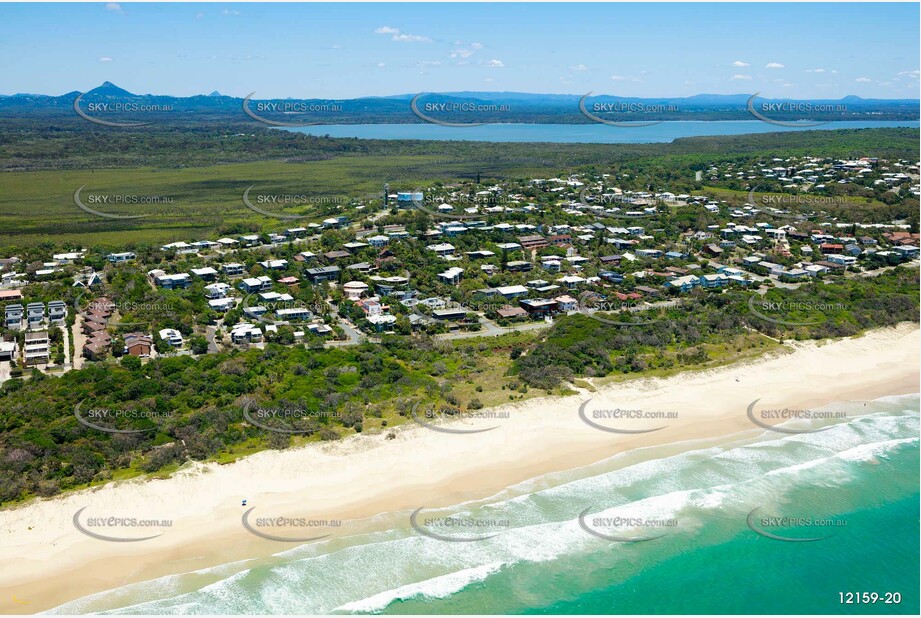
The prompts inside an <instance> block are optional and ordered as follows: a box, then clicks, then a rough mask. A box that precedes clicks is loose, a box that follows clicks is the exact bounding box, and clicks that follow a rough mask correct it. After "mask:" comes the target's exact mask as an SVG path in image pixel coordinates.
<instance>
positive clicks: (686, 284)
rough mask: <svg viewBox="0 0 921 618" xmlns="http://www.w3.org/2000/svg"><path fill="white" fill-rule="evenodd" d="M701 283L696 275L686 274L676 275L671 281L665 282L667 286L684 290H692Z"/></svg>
mask: <svg viewBox="0 0 921 618" xmlns="http://www.w3.org/2000/svg"><path fill="white" fill-rule="evenodd" d="M698 285H700V279H699V278H698V277H696V276H694V275H685V276H684V277H675V278H674V279H672V280H671V281H666V282H665V287H667V288H675V289H677V290H680V291H682V292H690V291H691V290H692V289H694V288H695V287H697V286H698Z"/></svg>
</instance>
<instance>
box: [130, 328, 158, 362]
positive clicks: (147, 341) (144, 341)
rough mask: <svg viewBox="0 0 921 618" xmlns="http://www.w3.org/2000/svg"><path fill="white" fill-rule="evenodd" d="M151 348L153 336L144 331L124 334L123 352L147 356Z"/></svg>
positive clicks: (142, 356)
mask: <svg viewBox="0 0 921 618" xmlns="http://www.w3.org/2000/svg"><path fill="white" fill-rule="evenodd" d="M152 349H153V337H151V336H150V335H146V334H144V333H128V334H127V335H125V349H124V352H123V353H124V354H130V355H131V356H137V357H140V358H147V357H149V356H150V351H151V350H152Z"/></svg>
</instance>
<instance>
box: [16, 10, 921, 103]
mask: <svg viewBox="0 0 921 618" xmlns="http://www.w3.org/2000/svg"><path fill="white" fill-rule="evenodd" d="M0 22H2V23H3V24H4V26H5V27H4V28H3V29H2V30H0V54H2V55H0V57H2V58H3V64H4V66H3V69H2V71H0V93H2V94H15V93H19V92H27V93H38V94H55V95H58V94H64V93H66V92H72V91H75V90H76V91H81V92H83V91H86V90H90V89H91V88H94V87H96V86H98V85H100V84H101V83H102V82H104V81H111V82H113V83H115V84H116V85H118V86H121V87H122V88H125V89H126V90H129V91H131V92H134V93H138V94H145V93H153V94H169V95H174V96H189V95H194V94H207V93H210V92H212V91H215V90H216V91H219V92H221V93H222V94H227V95H232V96H239V97H242V96H246V95H247V94H249V93H250V92H256V94H257V97H258V98H281V97H294V98H334V99H335V98H355V97H361V96H385V95H394V94H414V93H418V92H449V91H465V90H467V91H469V90H475V91H483V90H485V91H516V92H540V93H567V94H579V95H581V94H585V93H587V92H594V93H596V94H610V95H620V96H642V97H662V96H689V95H694V94H700V93H707V94H749V93H752V94H753V93H755V92H759V91H760V92H761V93H762V95H761V96H764V97H767V98H783V97H789V98H840V97H843V96H846V95H857V96H861V97H864V98H918V97H919V81H918V66H919V48H921V42H919V4H918V3H885V4H884V3H861V4H857V3H853V4H849V3H821V4H779V3H774V4H744V3H737V4H735V3H719V4H716V3H713V4H705V3H704V4H690V3H681V4H678V3H674V4H574V3H565V4H562V3H561V4H553V3H548V4H473V3H469V4H447V3H445V4H434V3H427V4H382V3H374V4H370V3H369V4H358V3H348V4H287V3H284V4H253V3H207V4H199V3H188V4H154V3H126V2H122V3H85V4H25V3H16V4H6V3H3V4H0Z"/></svg>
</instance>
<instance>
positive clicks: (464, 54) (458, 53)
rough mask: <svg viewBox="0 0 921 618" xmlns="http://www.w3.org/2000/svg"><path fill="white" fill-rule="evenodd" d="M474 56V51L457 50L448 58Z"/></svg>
mask: <svg viewBox="0 0 921 618" xmlns="http://www.w3.org/2000/svg"><path fill="white" fill-rule="evenodd" d="M473 54H474V52H473V50H472V49H455V50H454V51H452V52H451V54H450V55H449V56H448V57H449V58H469V57H470V56H472V55H473Z"/></svg>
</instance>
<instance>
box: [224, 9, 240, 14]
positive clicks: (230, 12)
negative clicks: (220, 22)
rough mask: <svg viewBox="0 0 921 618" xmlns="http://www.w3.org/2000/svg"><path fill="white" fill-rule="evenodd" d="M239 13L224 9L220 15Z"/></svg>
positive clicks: (238, 12)
mask: <svg viewBox="0 0 921 618" xmlns="http://www.w3.org/2000/svg"><path fill="white" fill-rule="evenodd" d="M239 14H240V11H235V10H233V9H224V10H223V11H221V15H239Z"/></svg>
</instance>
